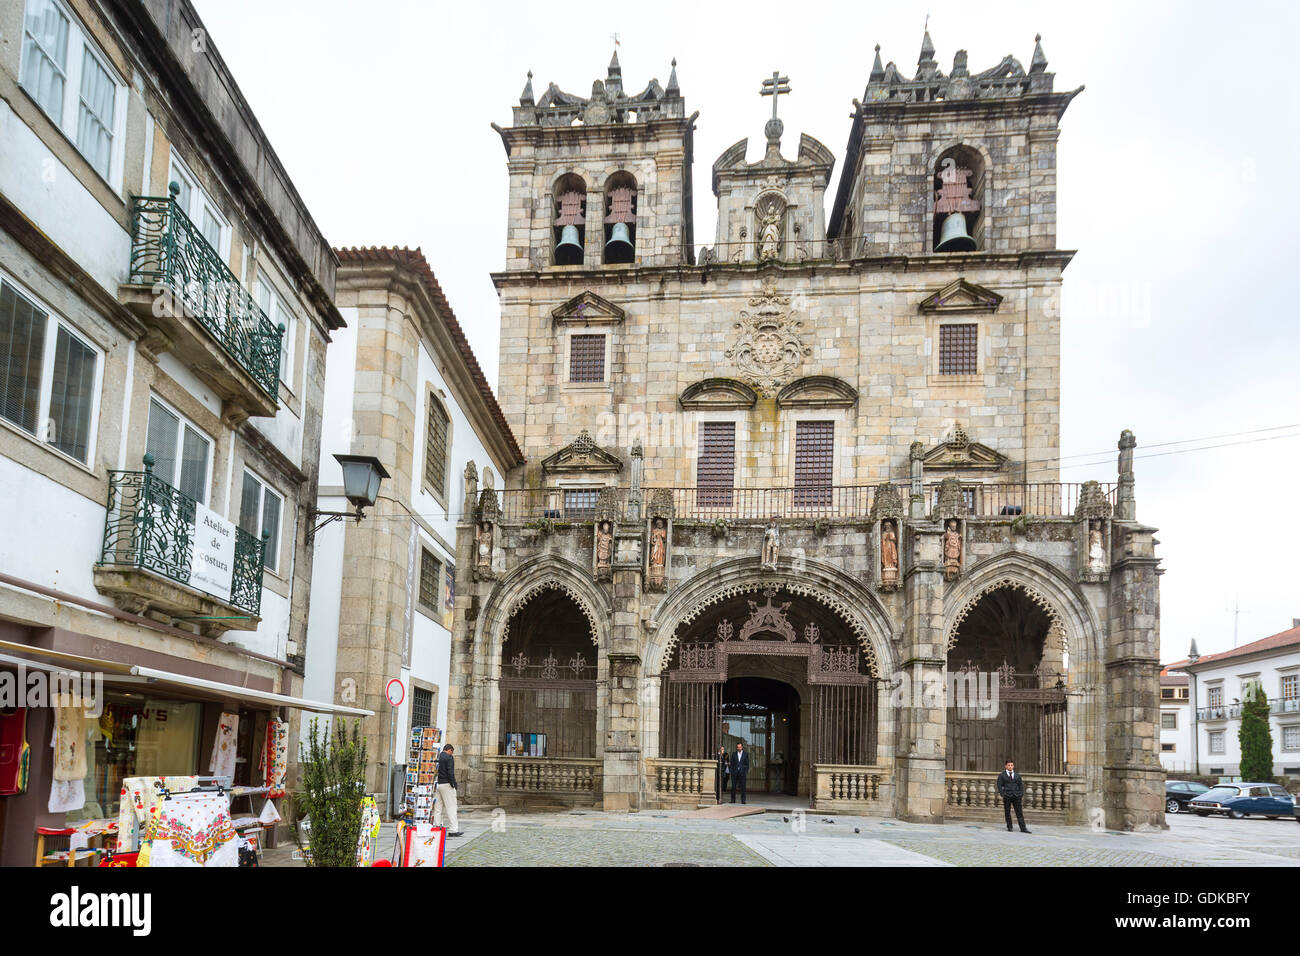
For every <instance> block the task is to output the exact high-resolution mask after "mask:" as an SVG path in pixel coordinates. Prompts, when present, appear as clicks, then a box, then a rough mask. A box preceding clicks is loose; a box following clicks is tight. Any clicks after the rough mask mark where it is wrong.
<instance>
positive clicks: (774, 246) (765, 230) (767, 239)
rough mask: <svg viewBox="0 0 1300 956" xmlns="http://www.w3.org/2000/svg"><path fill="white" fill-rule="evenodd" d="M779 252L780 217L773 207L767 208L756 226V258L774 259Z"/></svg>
mask: <svg viewBox="0 0 1300 956" xmlns="http://www.w3.org/2000/svg"><path fill="white" fill-rule="evenodd" d="M780 252H781V217H780V214H779V213H778V212H777V210H776V208H775V207H774V206H769V207H768V212H767V215H765V216H764V217H763V219H762V221H761V222H760V223H759V226H758V258H759V259H760V260H768V259H775V258H776V257H777V256H778V255H780Z"/></svg>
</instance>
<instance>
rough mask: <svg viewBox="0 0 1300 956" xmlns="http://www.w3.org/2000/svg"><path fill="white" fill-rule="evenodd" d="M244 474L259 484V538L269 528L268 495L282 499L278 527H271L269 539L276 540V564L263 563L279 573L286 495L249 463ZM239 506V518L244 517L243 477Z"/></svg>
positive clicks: (275, 572)
mask: <svg viewBox="0 0 1300 956" xmlns="http://www.w3.org/2000/svg"><path fill="white" fill-rule="evenodd" d="M244 475H245V476H246V477H248V478H252V479H253V480H254V481H255V482H257V486H258V492H257V532H256V533H257V535H258V540H261V534H262V532H263V531H265V530H267V529H266V527H265V521H266V496H267V495H272V496H274V497H275V498H278V499H279V500H280V515H279V517H278V518H277V519H276V527H274V528H272V529H271V537H270V538H269V539H268V540H269V541H274V542H275V563H274V564H263V565H262V567H263V568H265V569H266V570H267V571H270V572H271V573H272V574H275V575H278V574H279V573H280V552H281V551H282V550H284V549H283V548H281V547H280V542H281V540H282V539H283V536H284V506H285V497H284V495H282V494H281V493H280V492H279V491H277V490H276V489H275V486H274V485H272V484H271V483H270V482H269V481H267V480H266V479H265V478H263V477H262V476H261V475H259V474H258V473H257V472H256V471H254V470H253V469H252V468H249V467H248V466H247V465H245V466H244ZM239 508H240V515H239V518H242V517H243V508H244V482H243V479H241V480H240V482H239ZM239 518H236V520H235V523H236V524H238V523H239Z"/></svg>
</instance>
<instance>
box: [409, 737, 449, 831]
mask: <svg viewBox="0 0 1300 956" xmlns="http://www.w3.org/2000/svg"><path fill="white" fill-rule="evenodd" d="M441 744H442V731H441V730H440V729H439V728H437V727H412V728H411V746H410V751H409V753H408V756H407V762H406V808H407V810H408V811H410V813H411V816H412V819H413V820H414V822H416V823H428V822H429V821H430V820H431V819H432V818H433V802H434V799H435V797H436V795H437V791H436V789H435V784H436V783H437V779H438V747H439V746H440V745H441Z"/></svg>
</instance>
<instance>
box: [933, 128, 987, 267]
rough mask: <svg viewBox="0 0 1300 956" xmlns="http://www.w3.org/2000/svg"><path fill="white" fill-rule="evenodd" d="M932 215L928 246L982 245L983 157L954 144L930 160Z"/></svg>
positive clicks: (952, 248)
mask: <svg viewBox="0 0 1300 956" xmlns="http://www.w3.org/2000/svg"><path fill="white" fill-rule="evenodd" d="M933 197H934V204H933V207H932V208H933V211H934V218H933V220H932V229H933V233H932V240H931V246H930V248H931V249H933V250H934V251H935V252H938V253H945V252H975V251H977V250H979V249H981V248H983V246H984V238H985V237H984V225H985V224H984V206H985V203H984V157H983V156H982V155H981V154H980V152H979V150H977V149H973V148H972V147H970V146H966V145H958V146H954V147H952V148H951V149H947V150H945V151H944V152H943V154H942V155H940V156H939V158H938V159H937V160H936V162H935V164H934V193H933Z"/></svg>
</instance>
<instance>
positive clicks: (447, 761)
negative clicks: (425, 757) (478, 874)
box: [433, 744, 461, 837]
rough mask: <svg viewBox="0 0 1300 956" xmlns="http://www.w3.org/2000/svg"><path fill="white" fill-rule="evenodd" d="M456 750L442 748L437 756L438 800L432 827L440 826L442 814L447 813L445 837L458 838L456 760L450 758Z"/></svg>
mask: <svg viewBox="0 0 1300 956" xmlns="http://www.w3.org/2000/svg"><path fill="white" fill-rule="evenodd" d="M455 752H456V748H455V747H453V746H452V745H451V744H447V746H445V747H443V748H442V753H440V754H438V787H437V790H438V799H437V801H436V802H435V803H434V807H433V825H434V826H435V827H440V826H442V814H443V811H444V810H445V811H446V813H447V824H448V830H447V836H449V837H458V836H460V835H461V829H460V827H459V826H457V821H456V758H455V757H453V756H452V754H454V753H455Z"/></svg>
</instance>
